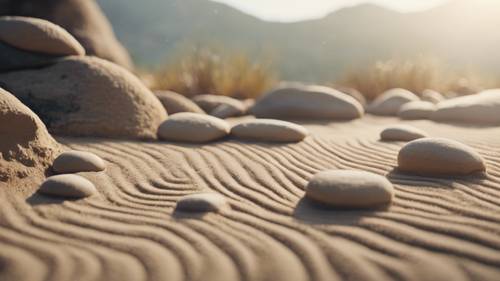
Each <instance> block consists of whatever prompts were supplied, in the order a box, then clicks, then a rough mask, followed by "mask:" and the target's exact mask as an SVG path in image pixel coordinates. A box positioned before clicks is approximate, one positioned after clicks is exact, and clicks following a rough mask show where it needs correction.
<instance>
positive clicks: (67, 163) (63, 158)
mask: <svg viewBox="0 0 500 281" xmlns="http://www.w3.org/2000/svg"><path fill="white" fill-rule="evenodd" d="M52 169H53V170H54V172H56V173H58V174H70V173H80V172H100V171H104V170H105V169H106V163H105V162H104V160H102V159H101V158H100V157H99V156H97V155H95V154H94V153H90V152H86V151H76V150H71V151H66V152H63V153H61V154H60V155H59V156H58V157H57V158H56V159H55V160H54V163H53V164H52Z"/></svg>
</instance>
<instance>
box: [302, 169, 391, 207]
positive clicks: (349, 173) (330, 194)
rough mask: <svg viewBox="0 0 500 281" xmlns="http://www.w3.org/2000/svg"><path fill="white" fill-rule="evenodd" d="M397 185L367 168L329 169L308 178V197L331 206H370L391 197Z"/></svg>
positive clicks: (383, 202) (384, 201) (389, 199)
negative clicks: (367, 170)
mask: <svg viewBox="0 0 500 281" xmlns="http://www.w3.org/2000/svg"><path fill="white" fill-rule="evenodd" d="M393 196H394V187H393V186H392V184H391V182H389V180H387V179H386V178H385V177H383V176H380V175H377V174H373V173H370V172H365V171H355V170H330V171H323V172H320V173H318V174H316V175H314V177H313V178H312V179H311V180H310V181H309V183H308V184H307V187H306V197H307V198H309V199H311V200H313V201H316V202H318V203H321V204H323V205H326V206H330V207H339V208H370V207H377V206H380V205H386V204H388V203H390V202H391V201H392V198H393Z"/></svg>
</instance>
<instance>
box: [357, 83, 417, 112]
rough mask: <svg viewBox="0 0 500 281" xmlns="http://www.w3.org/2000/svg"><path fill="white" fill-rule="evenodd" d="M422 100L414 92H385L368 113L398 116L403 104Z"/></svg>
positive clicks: (397, 90)
mask: <svg viewBox="0 0 500 281" xmlns="http://www.w3.org/2000/svg"><path fill="white" fill-rule="evenodd" d="M418 100H420V99H419V97H417V96H416V95H415V94H413V93H412V92H410V91H408V90H405V89H400V88H395V89H390V90H388V91H385V92H384V93H383V94H381V95H380V96H379V97H377V98H376V99H375V100H374V101H373V102H372V103H371V104H370V105H369V106H368V109H367V112H369V113H371V114H374V115H382V116H396V115H397V114H398V112H399V109H400V108H401V106H403V104H405V103H408V102H411V101H418Z"/></svg>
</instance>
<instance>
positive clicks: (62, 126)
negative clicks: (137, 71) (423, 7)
mask: <svg viewBox="0 0 500 281" xmlns="http://www.w3.org/2000/svg"><path fill="white" fill-rule="evenodd" d="M0 85H3V86H4V87H5V88H6V89H7V90H9V91H11V92H12V93H13V94H14V95H15V96H16V97H18V98H19V99H20V100H21V101H22V102H23V103H24V104H26V105H28V106H29V107H30V108H31V109H32V110H33V111H35V112H36V113H37V114H38V115H39V116H40V118H41V119H42V120H43V121H44V122H45V124H46V125H47V127H48V128H49V130H50V131H51V132H53V133H55V134H61V135H70V136H94V137H124V138H139V139H150V138H155V137H156V130H157V128H158V126H159V124H160V123H161V122H162V121H164V120H165V119H166V118H167V114H166V112H165V109H164V108H163V106H162V105H161V103H160V102H159V101H158V99H157V98H156V97H155V96H154V94H153V93H152V92H151V91H149V90H148V89H147V88H146V87H145V86H144V85H143V84H142V83H141V82H140V81H139V79H138V78H136V77H135V76H134V75H132V74H131V73H130V72H128V71H127V70H125V69H124V68H122V67H120V66H118V65H115V64H113V63H111V62H108V61H105V60H102V59H99V58H95V57H68V58H65V59H61V60H60V61H58V62H57V63H56V64H54V65H51V66H49V67H46V68H43V69H36V70H24V71H16V72H9V73H3V74H0Z"/></svg>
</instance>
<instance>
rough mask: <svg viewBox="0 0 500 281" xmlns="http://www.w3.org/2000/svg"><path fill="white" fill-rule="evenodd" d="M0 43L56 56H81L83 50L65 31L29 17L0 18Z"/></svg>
mask: <svg viewBox="0 0 500 281" xmlns="http://www.w3.org/2000/svg"><path fill="white" fill-rule="evenodd" d="M0 41H1V42H4V43H6V44H8V45H10V46H13V47H15V48H18V49H21V50H25V51H30V52H35V53H40V54H48V55H56V56H83V55H85V49H83V47H82V45H80V43H78V41H76V39H75V38H74V37H73V36H71V34H69V33H68V32H67V31H66V30H64V29H63V28H61V27H60V26H58V25H55V24H53V23H51V22H49V21H46V20H43V19H37V18H29V17H9V16H8V17H0Z"/></svg>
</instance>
